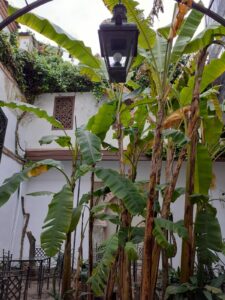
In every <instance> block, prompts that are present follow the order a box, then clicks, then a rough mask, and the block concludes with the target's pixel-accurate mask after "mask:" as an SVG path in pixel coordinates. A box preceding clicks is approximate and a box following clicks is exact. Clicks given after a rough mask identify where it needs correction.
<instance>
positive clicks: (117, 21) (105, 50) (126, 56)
mask: <svg viewBox="0 0 225 300" xmlns="http://www.w3.org/2000/svg"><path fill="white" fill-rule="evenodd" d="M126 12H127V10H126V7H125V6H124V5H123V4H117V5H115V6H114V8H113V18H112V19H111V21H110V22H107V21H106V22H102V23H101V25H100V27H99V31H98V34H99V41H100V49H101V56H102V57H104V59H105V63H106V68H107V71H108V74H109V81H110V82H126V77H127V73H128V71H129V68H130V65H131V63H132V60H133V58H134V57H135V56H137V43H138V34H139V31H138V29H137V26H136V24H134V23H127V17H126Z"/></svg>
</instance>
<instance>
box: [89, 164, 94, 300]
mask: <svg viewBox="0 0 225 300" xmlns="http://www.w3.org/2000/svg"><path fill="white" fill-rule="evenodd" d="M93 167H94V166H93ZM94 176H95V175H94V172H92V174H91V199H90V215H89V232H88V236H89V245H88V248H89V249H88V252H89V253H88V263H89V270H88V271H89V272H88V273H89V274H88V275H89V277H91V276H92V272H93V229H94V217H93V213H92V211H91V210H92V208H93V205H94V195H93V193H94ZM88 292H89V293H88V300H93V293H92V290H91V285H90V284H89V286H88Z"/></svg>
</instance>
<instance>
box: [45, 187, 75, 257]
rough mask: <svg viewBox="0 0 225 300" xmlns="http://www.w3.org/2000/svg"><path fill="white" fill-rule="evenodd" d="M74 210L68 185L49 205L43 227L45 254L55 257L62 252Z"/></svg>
mask: <svg viewBox="0 0 225 300" xmlns="http://www.w3.org/2000/svg"><path fill="white" fill-rule="evenodd" d="M72 210H73V193H72V191H71V189H70V187H69V186H68V185H65V186H64V187H63V188H62V190H61V191H60V192H59V193H57V194H55V195H54V197H53V199H52V201H51V203H50V204H49V209H48V214H47V217H46V218H45V221H44V222H45V224H44V226H43V227H42V228H43V232H42V234H41V246H42V248H43V249H44V251H45V253H46V254H47V255H49V256H54V255H55V254H57V252H58V251H59V250H60V247H61V245H62V243H63V241H64V240H65V239H66V234H67V233H68V232H69V229H70V224H71V218H72Z"/></svg>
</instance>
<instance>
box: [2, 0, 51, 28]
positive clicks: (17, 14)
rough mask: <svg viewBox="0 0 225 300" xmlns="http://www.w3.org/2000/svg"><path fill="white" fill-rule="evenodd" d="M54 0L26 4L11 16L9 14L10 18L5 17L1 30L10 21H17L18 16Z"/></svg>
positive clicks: (40, 0) (37, 0)
mask: <svg viewBox="0 0 225 300" xmlns="http://www.w3.org/2000/svg"><path fill="white" fill-rule="evenodd" d="M50 1H52V0H36V1H35V2H33V3H31V4H29V5H26V6H25V7H23V8H21V9H18V10H17V11H16V12H15V13H13V14H12V15H11V16H9V17H8V18H6V19H4V20H3V21H2V22H1V23H0V30H2V29H3V28H5V27H6V26H8V25H9V24H10V23H12V22H13V21H15V20H16V19H17V18H19V17H21V16H22V15H24V14H26V13H28V12H29V11H31V10H32V9H34V8H37V7H39V6H41V5H43V4H45V3H47V2H50Z"/></svg>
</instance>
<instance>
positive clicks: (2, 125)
mask: <svg viewBox="0 0 225 300" xmlns="http://www.w3.org/2000/svg"><path fill="white" fill-rule="evenodd" d="M7 123H8V119H7V117H6V115H5V114H4V112H3V110H2V109H1V108H0V161H1V157H2V150H3V146H4V140H5V134H6V128H7Z"/></svg>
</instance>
